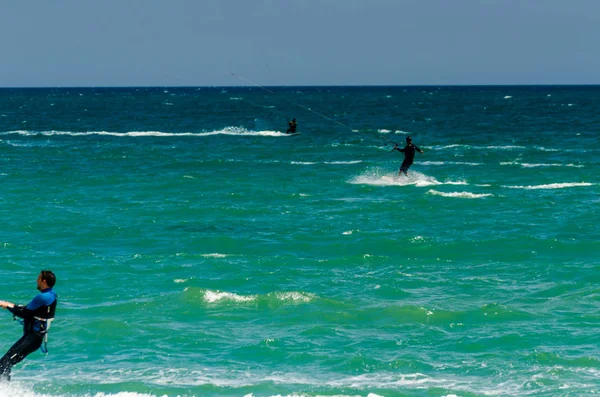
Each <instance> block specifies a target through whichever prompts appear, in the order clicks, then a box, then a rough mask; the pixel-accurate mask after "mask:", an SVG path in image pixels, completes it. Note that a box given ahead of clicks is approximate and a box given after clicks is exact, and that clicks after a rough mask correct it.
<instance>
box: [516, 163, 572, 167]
mask: <svg viewBox="0 0 600 397" xmlns="http://www.w3.org/2000/svg"><path fill="white" fill-rule="evenodd" d="M515 164H517V163H515ZM521 167H523V168H535V167H573V168H583V165H580V164H560V163H551V164H544V163H541V164H530V163H521Z"/></svg>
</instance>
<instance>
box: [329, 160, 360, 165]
mask: <svg viewBox="0 0 600 397" xmlns="http://www.w3.org/2000/svg"><path fill="white" fill-rule="evenodd" d="M359 163H362V160H353V161H326V162H325V164H359Z"/></svg>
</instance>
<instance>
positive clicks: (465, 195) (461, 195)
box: [427, 189, 493, 199]
mask: <svg viewBox="0 0 600 397" xmlns="http://www.w3.org/2000/svg"><path fill="white" fill-rule="evenodd" d="M427 193H428V194H432V195H435V196H442V197H456V198H467V199H477V198H483V197H490V196H493V194H491V193H480V194H476V193H470V192H448V193H446V192H439V191H437V190H434V189H430V190H428V191H427Z"/></svg>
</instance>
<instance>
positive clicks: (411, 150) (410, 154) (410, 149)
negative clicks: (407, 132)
mask: <svg viewBox="0 0 600 397" xmlns="http://www.w3.org/2000/svg"><path fill="white" fill-rule="evenodd" d="M394 150H397V151H399V152H402V153H404V161H403V162H402V165H401V166H400V170H399V171H398V175H402V173H403V172H404V175H405V176H408V168H409V167H410V166H411V165H412V163H413V160H414V159H415V151H417V152H419V153H423V151H422V150H421V149H419V148H418V147H416V146H415V145H413V143H412V138H411V137H409V136H407V137H406V146H405V147H404V149H400V148H398V145H396V146H395V147H394V148H393V149H392V152H393V151H394Z"/></svg>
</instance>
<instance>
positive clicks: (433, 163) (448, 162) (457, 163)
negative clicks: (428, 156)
mask: <svg viewBox="0 0 600 397" xmlns="http://www.w3.org/2000/svg"><path fill="white" fill-rule="evenodd" d="M419 164H421V165H449V164H451V165H483V164H482V163H470V162H467V161H419Z"/></svg>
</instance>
